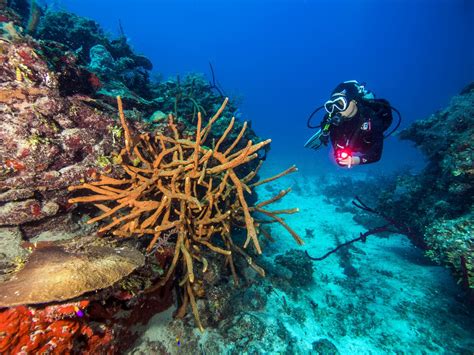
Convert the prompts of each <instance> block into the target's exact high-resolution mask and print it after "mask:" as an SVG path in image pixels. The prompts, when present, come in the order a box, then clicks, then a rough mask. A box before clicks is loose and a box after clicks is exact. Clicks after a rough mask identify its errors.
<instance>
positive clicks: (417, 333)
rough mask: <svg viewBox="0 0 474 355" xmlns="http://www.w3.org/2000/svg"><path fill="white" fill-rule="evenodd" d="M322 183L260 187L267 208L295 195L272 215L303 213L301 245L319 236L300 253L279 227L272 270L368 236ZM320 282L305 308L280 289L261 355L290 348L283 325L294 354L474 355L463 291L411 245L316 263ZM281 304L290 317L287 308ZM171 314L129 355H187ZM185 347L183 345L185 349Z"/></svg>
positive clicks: (374, 246) (394, 244) (305, 178)
mask: <svg viewBox="0 0 474 355" xmlns="http://www.w3.org/2000/svg"><path fill="white" fill-rule="evenodd" d="M267 166H272V167H273V168H272V169H271V170H270V169H267V170H265V169H262V172H261V176H262V177H267V176H271V175H272V174H274V173H276V172H279V171H280V170H279V169H276V168H275V164H267ZM285 168H286V166H285V167H283V168H282V169H281V170H284V169H285ZM361 178H363V176H361ZM320 181H321V179H320V178H319V177H316V176H313V175H305V173H304V171H300V172H298V173H295V174H293V175H290V176H287V177H284V178H282V179H279V180H277V181H274V182H273V183H271V185H270V184H269V186H271V187H266V186H265V185H264V186H261V187H259V190H258V195H259V200H265V199H268V198H270V197H272V196H274V195H275V192H278V191H279V190H281V189H285V188H287V187H288V186H291V187H292V188H293V191H292V192H291V193H290V194H288V195H287V196H285V198H284V199H283V200H281V201H280V202H278V203H275V204H274V205H272V209H274V210H277V209H284V208H293V207H298V208H299V209H300V212H299V213H298V214H295V215H289V216H285V220H286V221H287V223H288V224H289V225H290V226H291V227H292V228H293V229H294V230H295V231H296V232H297V233H298V234H299V235H300V236H302V237H304V236H305V235H306V229H312V230H314V236H313V237H312V238H306V239H305V245H304V246H302V247H299V246H297V245H296V243H295V242H294V240H293V239H292V237H291V236H290V235H289V234H288V233H287V232H286V231H285V230H284V229H283V228H281V227H280V226H275V227H273V230H272V235H273V236H274V237H275V238H276V239H277V241H276V242H275V243H274V244H273V245H272V246H270V247H269V248H268V247H267V249H266V250H265V251H264V255H265V256H264V257H265V258H266V259H267V261H270V262H273V258H274V257H275V256H276V255H278V254H283V253H285V252H286V251H287V250H289V249H292V248H299V249H300V250H308V251H309V252H310V254H311V255H313V256H320V255H322V254H324V253H325V252H326V251H328V250H330V249H331V248H333V247H334V246H336V245H337V244H338V243H341V242H344V241H346V240H348V239H352V238H355V237H357V236H358V235H359V233H360V232H363V231H365V229H364V227H362V226H361V225H359V224H357V223H356V222H354V220H353V218H352V217H353V216H352V214H350V213H345V212H337V211H336V206H334V205H331V204H329V203H328V202H325V197H324V196H323V195H322V194H321V189H322V188H323V187H324V185H323V184H321V183H320ZM316 182H318V183H316ZM313 277H314V282H313V283H312V284H309V285H308V287H306V288H304V289H303V288H302V289H301V290H298V297H297V300H296V299H294V298H293V299H292V298H291V297H290V296H289V295H286V294H285V293H284V291H282V290H279V289H278V288H275V291H277V292H272V293H271V294H270V295H269V296H268V300H267V304H266V307H265V310H264V311H261V312H253V314H252V316H255V317H258V319H259V320H260V321H262V322H264V323H265V324H266V325H267V328H266V329H267V333H266V334H265V336H264V337H263V338H262V340H261V344H260V345H261V346H258V345H259V344H256V346H257V347H258V348H260V349H261V352H262V353H285V350H284V349H286V345H287V344H285V343H284V342H282V341H281V340H280V339H279V338H275V337H274V334H273V330H272V329H275V327H276V325H277V324H278V326H279V327H280V328H281V327H282V325H283V326H284V328H285V329H286V330H285V332H287V335H288V337H289V338H291V339H292V341H293V342H295V344H294V347H293V349H296V350H295V352H297V353H301V354H308V353H318V352H315V350H313V343H314V342H317V341H321V340H322V344H328V343H329V344H332V345H333V346H335V348H337V350H338V351H339V352H340V353H341V354H349V353H350V354H355V353H357V354H384V353H397V354H406V353H408V354H434V353H436V354H441V353H442V354H464V353H465V354H472V353H473V351H474V319H473V317H472V313H471V314H470V313H469V310H468V309H467V308H466V307H465V306H464V305H463V304H462V302H461V301H460V293H461V292H460V289H459V288H458V287H457V285H456V283H455V281H454V280H453V279H452V277H451V275H450V273H449V271H448V270H446V269H444V268H442V267H440V266H436V265H433V264H432V263H430V262H429V261H428V260H427V259H426V258H424V256H423V253H422V252H421V251H420V250H419V249H417V248H415V247H413V246H412V245H411V244H410V242H409V241H408V239H407V238H406V237H404V236H401V235H392V236H390V237H389V238H380V237H376V236H370V237H369V238H368V239H367V242H366V243H356V244H354V245H353V246H351V247H349V248H345V249H344V250H341V251H340V252H338V253H337V254H333V255H331V256H330V257H329V258H327V259H325V260H323V261H315V262H314V273H313ZM283 296H284V297H285V299H286V300H287V305H286V307H283V305H282V301H281V298H280V297H283ZM283 308H285V310H286V311H284V309H283ZM288 310H289V311H288ZM172 312H173V310H172V309H171V310H168V311H167V312H164V313H162V314H160V315H157V316H155V317H153V318H152V320H151V321H150V322H149V324H148V325H147V326H146V330H145V333H144V335H143V336H142V338H141V339H139V341H138V342H137V343H136V346H135V348H134V349H133V350H131V351H130V354H141V353H151V352H153V351H152V350H153V349H150V348H147V346H149V345H147V344H150V343H153V342H160V343H161V344H162V345H163V348H162V350H161V351H159V350H156V352H155V353H160V352H163V349H166V352H169V353H182V350H183V349H182V348H180V346H178V342H177V340H178V339H177V336H176V334H174V333H173V332H171V331H170V328H169V326H168V324H169V323H170V322H171V321H172ZM195 334H196V335H197V334H198V333H197V332H196V333H195ZM219 339H220V335H219V329H206V331H205V334H204V335H202V336H201V340H200V343H201V344H204V343H205V342H209V341H214V342H216V341H217V342H219ZM326 340H327V341H328V342H327V341H326ZM179 341H180V344H181V342H185V341H186V340H185V339H179ZM332 345H331V346H330V347H329V348H327V347H326V348H324V347H323V348H324V349H326V350H324V349H323V350H321V352H320V353H326V354H330V353H331V352H330V349H334V347H333V346H332ZM203 348H207V349H209V347H203ZM219 348H220V349H221V350H220V351H222V349H226V350H225V351H224V352H227V353H237V352H235V350H232V349H233V347H232V345H231V344H222V343H221V344H220V345H219ZM328 349H329V350H328ZM195 350H196V353H198V350H197V349H195ZM216 351H217V350H216ZM324 351H326V352H324ZM328 351H329V352H328ZM201 353H202V351H201ZM206 353H209V351H207V352H206ZM286 353H288V352H287V350H286Z"/></svg>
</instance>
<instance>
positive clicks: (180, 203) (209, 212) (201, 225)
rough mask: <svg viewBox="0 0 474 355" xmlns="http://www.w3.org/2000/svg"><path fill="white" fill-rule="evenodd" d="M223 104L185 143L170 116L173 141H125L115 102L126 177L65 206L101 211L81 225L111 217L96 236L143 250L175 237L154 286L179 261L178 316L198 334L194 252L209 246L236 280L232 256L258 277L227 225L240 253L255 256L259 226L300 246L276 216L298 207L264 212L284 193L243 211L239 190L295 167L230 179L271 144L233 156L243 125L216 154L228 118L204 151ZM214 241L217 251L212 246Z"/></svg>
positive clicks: (94, 185)
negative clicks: (139, 241) (278, 227)
mask: <svg viewBox="0 0 474 355" xmlns="http://www.w3.org/2000/svg"><path fill="white" fill-rule="evenodd" d="M227 101H228V99H226V100H225V101H224V103H223V104H222V105H221V107H220V108H219V110H218V111H217V112H216V114H215V115H214V116H213V117H212V118H210V119H209V120H208V123H207V125H206V126H205V127H202V126H201V125H202V118H201V113H200V112H198V114H197V116H198V119H197V127H196V132H195V136H194V137H187V139H184V138H182V137H180V134H179V132H178V129H177V128H176V125H175V123H174V120H173V116H172V115H170V116H169V122H168V124H169V126H170V128H171V131H172V132H173V136H172V137H168V136H166V135H163V134H158V135H155V136H154V137H153V136H151V135H150V134H149V133H144V134H141V135H139V136H135V137H134V136H132V132H131V130H130V128H129V127H128V125H127V122H126V119H125V116H124V114H123V110H122V101H121V99H120V97H118V106H119V113H120V120H121V123H122V127H123V130H124V140H125V147H124V148H123V149H122V151H121V152H120V154H119V155H118V157H117V159H116V160H117V161H118V162H119V163H120V166H121V168H122V169H123V170H124V171H125V173H126V177H124V178H123V179H115V178H112V177H110V176H105V175H101V176H100V177H99V179H98V181H94V182H91V183H84V184H82V185H78V186H71V187H70V188H69V190H70V191H75V190H78V189H85V190H89V191H90V192H93V193H95V194H94V195H89V196H82V197H75V198H72V199H70V200H69V202H70V203H77V202H90V203H94V204H95V206H96V207H97V208H98V209H100V210H101V211H102V212H103V213H102V214H101V215H99V216H97V217H95V218H93V219H91V220H89V221H88V223H94V222H98V221H102V220H104V219H111V221H109V222H107V224H106V225H105V226H103V227H101V228H100V229H99V233H105V232H109V231H110V232H111V233H112V234H113V235H115V236H119V237H131V236H138V237H140V236H146V235H148V236H152V239H151V241H150V242H149V244H148V247H147V250H148V251H149V252H150V251H152V250H153V247H154V245H155V243H156V242H157V241H158V240H159V239H160V238H161V237H162V234H163V233H171V234H173V235H175V236H174V242H175V247H174V249H175V250H174V257H173V262H172V264H171V265H170V267H169V269H168V270H167V273H166V276H165V277H164V279H163V280H161V281H160V283H159V285H163V284H165V283H166V282H167V281H168V279H169V278H170V276H171V275H172V274H173V272H174V270H175V268H176V266H177V264H178V261H179V260H181V263H182V269H183V270H185V271H184V277H183V279H182V280H181V281H180V284H181V285H182V286H183V287H184V290H185V293H184V301H183V305H182V307H181V309H180V310H179V311H178V313H180V314H181V313H183V312H184V311H185V309H186V307H187V305H188V302H189V303H190V304H191V307H192V310H193V313H194V315H195V317H196V321H197V323H198V326H199V327H200V328H201V329H202V325H201V322H200V319H199V316H198V311H197V306H196V302H195V297H196V295H199V294H201V293H202V292H203V291H201V290H200V289H199V281H197V282H195V273H196V271H195V270H196V269H195V267H194V266H193V260H197V261H199V262H200V263H201V264H202V265H203V266H202V269H203V271H202V272H203V273H205V272H206V270H207V265H208V262H207V260H206V258H205V257H204V256H203V255H202V252H201V249H203V248H208V249H210V250H211V251H213V252H216V253H219V254H222V255H224V256H225V257H226V259H227V262H228V263H229V265H230V269H231V271H232V274H233V276H234V280H236V282H237V274H236V271H235V267H234V264H233V256H232V252H236V253H239V254H242V255H243V256H244V257H245V258H246V259H247V261H248V264H249V265H250V266H251V267H252V268H254V269H255V270H256V271H257V272H259V273H260V274H261V275H262V276H264V271H263V270H262V269H261V268H260V267H259V266H257V265H256V264H255V263H254V262H253V261H252V258H251V257H250V256H248V255H247V254H246V253H245V252H244V251H243V250H242V249H241V248H240V247H238V246H236V245H235V244H234V243H233V241H232V238H231V228H232V225H237V226H241V227H243V228H245V229H246V230H247V239H246V241H245V243H244V245H243V247H244V248H246V247H247V246H248V245H249V243H250V241H252V245H253V246H254V248H255V251H256V252H257V253H258V254H260V253H261V252H262V250H261V247H260V243H259V241H258V238H257V234H258V226H259V225H260V224H261V223H272V222H278V223H280V224H282V225H283V226H284V227H285V228H286V229H287V230H288V231H289V232H290V233H291V235H292V236H293V237H294V239H295V240H296V242H297V243H298V244H302V243H303V241H302V240H301V238H300V237H299V236H298V235H297V234H296V233H295V232H294V231H293V230H292V229H291V228H290V227H289V226H288V225H287V224H286V223H285V222H284V220H283V219H282V218H281V217H279V216H278V215H279V214H288V213H295V212H297V209H292V210H282V211H273V212H272V211H269V210H267V209H264V207H265V206H267V205H269V204H271V203H272V202H275V201H278V200H279V199H281V198H282V197H283V196H285V195H286V194H287V193H288V192H289V191H290V189H288V190H285V191H281V192H280V193H279V194H277V195H276V196H274V197H273V198H271V199H269V200H266V201H263V202H260V203H258V204H256V205H255V206H249V205H248V203H247V201H246V199H245V195H244V192H245V191H246V192H247V193H251V188H252V187H254V186H257V185H260V184H263V183H267V182H270V181H273V180H275V179H277V178H279V177H281V176H284V175H286V174H288V173H291V172H293V171H295V170H296V168H295V167H291V168H289V169H287V170H286V171H284V172H282V173H281V174H278V175H276V176H274V177H271V178H268V179H265V180H261V181H258V182H255V183H252V184H251V181H252V180H253V179H254V178H255V176H256V174H257V170H258V168H257V170H255V171H251V172H250V173H248V174H247V175H246V176H243V177H238V175H237V173H236V169H237V168H238V167H239V166H240V165H243V164H246V163H248V162H249V161H251V160H254V159H256V158H257V157H258V154H257V153H256V152H257V151H258V150H260V149H261V148H263V147H264V146H265V145H266V144H268V143H269V142H270V140H267V141H263V142H260V143H258V144H253V143H252V141H251V140H249V141H248V143H247V145H246V146H245V147H244V148H242V149H240V150H237V151H234V148H235V147H236V145H237V144H238V142H239V141H240V140H241V139H242V136H243V134H244V132H245V129H246V125H245V124H244V126H243V128H242V129H241V130H240V133H239V134H238V136H237V138H236V139H235V140H234V141H232V142H231V143H230V146H229V147H228V148H227V149H226V150H223V149H222V146H221V145H222V143H223V142H224V141H225V140H226V138H227V135H228V134H229V132H230V131H231V130H232V128H233V125H234V121H235V119H232V120H231V122H230V123H229V125H228V127H227V128H226V130H225V131H224V134H223V135H222V137H220V139H219V140H218V141H217V142H215V141H214V142H212V146H211V147H210V148H209V147H207V146H205V142H206V140H207V138H208V135H209V132H210V131H211V129H212V125H213V123H214V122H215V121H216V120H218V118H219V116H220V114H221V113H222V111H223V110H224V108H225V106H226V104H227ZM191 138H192V139H191ZM260 165H261V164H260ZM260 165H259V166H260ZM251 212H258V213H260V214H262V215H264V216H266V217H267V219H266V220H254V218H253V217H252V216H251ZM219 238H220V239H221V240H220V243H223V246H224V248H222V247H221V246H220V245H218V244H216V242H214V240H215V239H219Z"/></svg>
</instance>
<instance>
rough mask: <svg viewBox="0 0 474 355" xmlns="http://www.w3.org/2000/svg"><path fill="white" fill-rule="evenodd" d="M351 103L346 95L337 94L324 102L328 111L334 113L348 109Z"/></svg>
mask: <svg viewBox="0 0 474 355" xmlns="http://www.w3.org/2000/svg"><path fill="white" fill-rule="evenodd" d="M347 106H349V103H348V102H347V98H346V97H345V96H336V97H335V98H333V99H329V100H327V101H326V102H325V103H324V109H325V110H326V112H327V113H329V114H330V115H332V114H333V113H334V112H342V111H345V110H346V109H347Z"/></svg>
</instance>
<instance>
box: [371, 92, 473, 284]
mask: <svg viewBox="0 0 474 355" xmlns="http://www.w3.org/2000/svg"><path fill="white" fill-rule="evenodd" d="M400 138H401V139H405V140H410V141H413V142H414V143H415V145H416V146H417V147H418V148H419V149H421V151H422V152H423V153H424V154H425V156H426V158H427V165H426V167H425V168H424V169H423V171H422V172H421V173H420V174H418V175H408V174H405V175H401V176H399V177H398V179H397V181H396V182H395V183H394V184H392V187H391V189H390V190H387V191H385V193H384V194H383V196H382V199H381V202H380V208H381V209H383V210H384V211H386V212H387V213H388V214H390V215H391V216H394V218H396V219H398V220H400V221H404V222H405V223H406V224H407V225H410V226H411V227H412V229H414V230H415V231H416V233H417V234H418V235H420V236H422V242H423V243H422V246H423V247H424V248H425V249H426V255H427V256H428V257H430V258H431V259H432V260H434V261H436V262H438V263H440V264H442V265H445V266H447V267H449V268H451V269H452V271H453V273H454V275H455V277H456V278H457V279H458V280H459V283H461V284H462V285H463V286H464V287H465V289H466V290H470V289H471V290H472V289H473V288H474V239H473V235H474V234H473V231H474V204H473V203H474V144H473V142H474V85H472V84H471V85H469V86H467V87H466V88H465V89H464V90H463V91H462V92H461V93H460V94H459V95H457V96H455V97H454V98H453V99H452V100H451V103H450V104H449V106H448V107H447V108H446V109H444V110H441V111H439V112H436V113H435V114H433V115H431V116H430V117H429V118H427V119H425V120H420V121H416V122H415V123H413V124H412V125H411V126H410V127H409V128H407V129H405V130H404V131H402V132H401V133H400Z"/></svg>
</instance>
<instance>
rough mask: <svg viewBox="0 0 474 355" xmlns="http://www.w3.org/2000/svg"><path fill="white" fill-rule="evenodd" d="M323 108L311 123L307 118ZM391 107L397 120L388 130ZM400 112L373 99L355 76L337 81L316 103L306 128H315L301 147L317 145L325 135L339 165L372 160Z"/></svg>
mask: <svg viewBox="0 0 474 355" xmlns="http://www.w3.org/2000/svg"><path fill="white" fill-rule="evenodd" d="M322 108H324V109H325V110H326V114H325V115H324V117H323V120H322V122H321V123H320V124H319V125H318V126H311V124H310V122H311V118H312V117H313V116H314V114H315V113H316V112H318V111H319V110H321V109H322ZM392 110H394V111H395V112H396V113H397V114H398V117H399V120H398V124H397V125H396V127H395V128H394V129H393V130H392V131H391V132H390V133H388V134H386V135H384V132H385V131H386V130H387V129H388V128H389V127H390V125H391V124H392V120H393V118H392ZM400 123H401V115H400V113H399V112H398V110H396V109H395V108H393V107H392V106H390V103H389V102H388V101H387V100H385V99H376V98H375V95H374V94H373V93H372V92H370V91H368V90H367V89H365V86H364V84H359V83H358V82H357V81H356V80H350V81H345V82H343V83H341V84H339V85H338V86H337V87H336V88H335V89H334V90H333V92H332V93H331V98H330V99H329V100H328V101H326V102H325V103H324V105H323V106H321V107H318V108H317V109H316V110H314V111H313V113H312V114H311V115H310V116H309V118H308V123H307V125H308V127H309V128H319V130H318V131H317V132H316V133H315V134H314V135H313V136H312V137H311V138H310V139H308V141H307V142H306V143H305V145H304V146H305V147H307V148H312V149H318V148H319V147H320V146H321V145H323V144H324V145H325V146H326V145H327V144H328V141H329V139H330V140H331V145H332V148H333V151H334V157H335V159H336V163H337V164H338V165H339V166H344V167H348V168H350V167H352V166H354V165H360V164H370V163H375V162H377V161H379V160H380V157H381V156H382V150H383V141H384V139H385V138H387V137H388V136H390V135H391V134H392V133H393V132H395V130H396V129H397V128H398V127H399V126H400Z"/></svg>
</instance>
